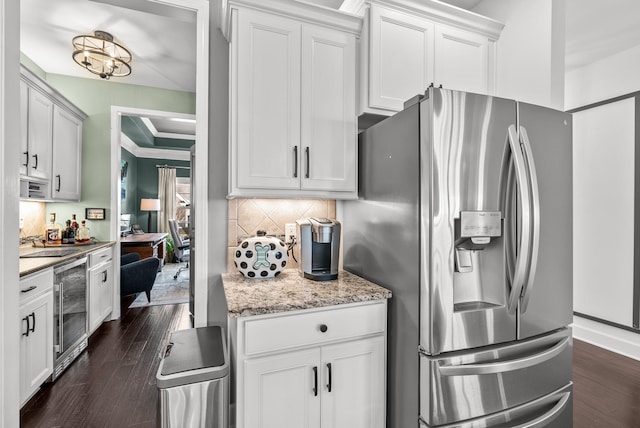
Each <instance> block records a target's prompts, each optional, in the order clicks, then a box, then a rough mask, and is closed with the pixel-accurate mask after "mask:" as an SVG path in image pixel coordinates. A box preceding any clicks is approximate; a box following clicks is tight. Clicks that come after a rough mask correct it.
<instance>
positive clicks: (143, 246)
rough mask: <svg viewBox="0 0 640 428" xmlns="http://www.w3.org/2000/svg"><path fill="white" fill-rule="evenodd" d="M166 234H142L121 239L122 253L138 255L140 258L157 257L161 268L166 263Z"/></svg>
mask: <svg viewBox="0 0 640 428" xmlns="http://www.w3.org/2000/svg"><path fill="white" fill-rule="evenodd" d="M166 238H167V234H166V233H141V234H139V235H133V234H132V235H129V236H126V237H124V238H120V253H121V254H127V253H138V254H140V257H141V258H143V259H146V258H148V257H157V258H159V259H160V267H162V264H163V262H164V251H165V240H166Z"/></svg>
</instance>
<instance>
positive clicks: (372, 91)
mask: <svg viewBox="0 0 640 428" xmlns="http://www.w3.org/2000/svg"><path fill="white" fill-rule="evenodd" d="M369 22H370V25H371V27H370V29H371V30H370V46H371V49H370V51H369V52H370V56H369V69H368V70H363V72H364V73H366V72H367V71H368V72H369V76H370V80H369V88H368V90H369V106H370V107H373V108H380V109H390V110H394V111H400V110H402V107H403V104H404V102H405V101H406V100H408V99H409V98H411V97H413V96H414V95H416V94H418V93H420V92H424V88H426V87H428V86H429V85H430V84H431V82H433V66H432V65H433V58H434V49H433V32H434V24H433V22H431V21H428V20H426V19H423V18H420V17H415V16H411V15H407V14H405V13H401V12H397V11H394V10H391V9H386V8H382V7H375V6H373V7H371V12H370V20H369ZM374 47H375V48H374Z"/></svg>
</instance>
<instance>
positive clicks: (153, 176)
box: [137, 158, 189, 232]
mask: <svg viewBox="0 0 640 428" xmlns="http://www.w3.org/2000/svg"><path fill="white" fill-rule="evenodd" d="M156 165H169V166H189V161H177V160H164V159H147V158H138V208H140V199H144V198H151V199H155V198H157V197H158V168H156ZM176 176H177V177H189V170H188V169H182V168H178V169H176ZM137 215H138V220H139V222H140V223H139V224H140V226H142V229H143V230H144V231H145V232H147V223H148V218H147V216H148V213H147V212H146V211H145V212H143V211H138V214H137ZM157 224H158V215H157V213H151V232H157V231H158V228H157Z"/></svg>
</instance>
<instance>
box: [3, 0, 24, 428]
mask: <svg viewBox="0 0 640 428" xmlns="http://www.w3.org/2000/svg"><path fill="white" fill-rule="evenodd" d="M19 7H20V5H19V2H14V1H2V2H0V177H1V178H2V182H0V236H1V237H2V246H1V247H0V428H5V427H6V428H12V427H17V426H18V425H19V424H20V413H19V408H20V403H19V401H18V397H19V395H20V394H18V393H17V390H18V388H19V385H20V379H19V373H20V361H19V359H18V356H19V353H20V352H19V349H20V341H19V338H20V336H19V334H18V332H19V331H20V322H19V312H18V302H19V297H18V295H19V294H20V292H19V291H18V290H19V287H18V254H17V252H16V247H17V245H18V229H19V227H18V226H19V225H18V205H19V204H18V189H19V188H20V184H19V182H18V176H19V173H18V163H17V162H16V160H17V159H19V158H20V156H19V149H18V146H19V145H18V144H15V142H16V141H19V140H20V128H19V125H18V124H19V123H20V120H19V115H20V113H19V109H18V108H16V105H18V104H19V103H20V94H19V92H18V88H19V81H20V77H19V58H20V55H19V40H20V28H19V23H20V17H19V15H20V9H19Z"/></svg>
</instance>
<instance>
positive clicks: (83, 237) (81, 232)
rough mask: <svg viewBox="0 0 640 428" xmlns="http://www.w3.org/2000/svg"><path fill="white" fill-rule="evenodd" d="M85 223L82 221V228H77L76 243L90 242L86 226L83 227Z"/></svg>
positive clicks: (89, 232)
mask: <svg viewBox="0 0 640 428" xmlns="http://www.w3.org/2000/svg"><path fill="white" fill-rule="evenodd" d="M85 224H86V221H85V220H82V226H80V228H78V233H76V242H78V243H81V242H89V241H90V240H91V236H90V235H91V231H90V230H89V228H88V227H87V226H85Z"/></svg>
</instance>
